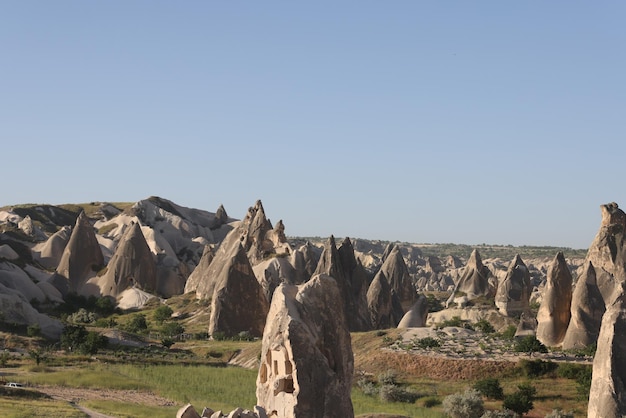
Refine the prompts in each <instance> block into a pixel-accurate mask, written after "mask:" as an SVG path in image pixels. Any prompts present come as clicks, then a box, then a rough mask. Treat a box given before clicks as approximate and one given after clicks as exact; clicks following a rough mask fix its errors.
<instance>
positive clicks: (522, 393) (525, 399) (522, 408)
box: [502, 383, 537, 414]
mask: <svg viewBox="0 0 626 418" xmlns="http://www.w3.org/2000/svg"><path fill="white" fill-rule="evenodd" d="M536 394H537V388H535V387H534V386H532V385H530V384H528V383H524V384H521V385H519V386H518V387H517V391H516V392H515V393H512V394H510V395H507V396H505V397H504V402H503V403H502V406H503V407H504V408H506V409H510V410H511V411H514V412H517V413H518V414H525V413H526V412H528V411H530V410H531V409H533V407H534V405H533V399H534V398H535V395H536Z"/></svg>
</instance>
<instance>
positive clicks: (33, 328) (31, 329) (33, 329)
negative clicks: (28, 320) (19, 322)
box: [26, 324, 41, 337]
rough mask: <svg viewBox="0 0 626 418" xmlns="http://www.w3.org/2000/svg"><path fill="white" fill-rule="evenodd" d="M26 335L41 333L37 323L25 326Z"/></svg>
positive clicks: (35, 335)
mask: <svg viewBox="0 0 626 418" xmlns="http://www.w3.org/2000/svg"><path fill="white" fill-rule="evenodd" d="M26 335H28V336H29V337H39V336H40V335H41V327H40V326H39V324H33V325H29V326H28V327H27V328H26Z"/></svg>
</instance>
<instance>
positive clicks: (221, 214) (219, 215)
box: [210, 205, 228, 230]
mask: <svg viewBox="0 0 626 418" xmlns="http://www.w3.org/2000/svg"><path fill="white" fill-rule="evenodd" d="M227 223H228V214H227V213H226V209H224V205H220V206H219V207H218V208H217V212H215V218H213V222H211V226H210V228H211V230H215V229H218V228H220V227H221V226H222V225H226V224H227Z"/></svg>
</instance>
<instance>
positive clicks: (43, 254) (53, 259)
mask: <svg viewBox="0 0 626 418" xmlns="http://www.w3.org/2000/svg"><path fill="white" fill-rule="evenodd" d="M71 233H72V230H71V228H70V227H68V226H64V227H62V228H61V229H59V230H58V231H57V232H55V233H54V234H53V235H51V236H50V238H48V239H47V240H46V241H45V242H43V243H41V244H38V245H36V246H35V247H34V248H33V253H34V255H35V257H36V258H37V259H38V261H39V263H41V265H42V266H44V267H46V268H56V267H57V266H58V265H59V263H60V262H61V257H62V256H63V250H65V246H66V245H67V243H68V242H69V240H70V235H71Z"/></svg>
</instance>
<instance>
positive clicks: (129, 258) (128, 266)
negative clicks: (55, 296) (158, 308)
mask: <svg viewBox="0 0 626 418" xmlns="http://www.w3.org/2000/svg"><path fill="white" fill-rule="evenodd" d="M156 278H157V276H156V263H155V260H154V255H153V254H152V252H151V251H150V248H149V247H148V244H147V243H146V239H145V238H144V236H143V233H142V232H141V227H140V226H139V224H138V223H133V224H131V225H130V226H129V227H128V229H127V230H126V233H125V234H124V236H123V237H122V240H121V241H120V243H119V245H118V247H117V249H116V250H115V254H113V257H112V258H111V260H110V261H109V264H108V265H107V271H106V273H105V274H104V275H103V276H102V277H98V278H96V279H92V280H90V281H89V283H90V284H91V283H93V284H95V285H97V286H98V287H99V289H100V294H101V295H105V296H113V297H114V298H115V297H117V296H118V295H120V294H121V293H122V292H123V291H124V290H126V289H128V288H130V287H137V288H138V289H141V290H143V291H145V292H149V293H154V292H155V291H156V289H157V283H156Z"/></svg>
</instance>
